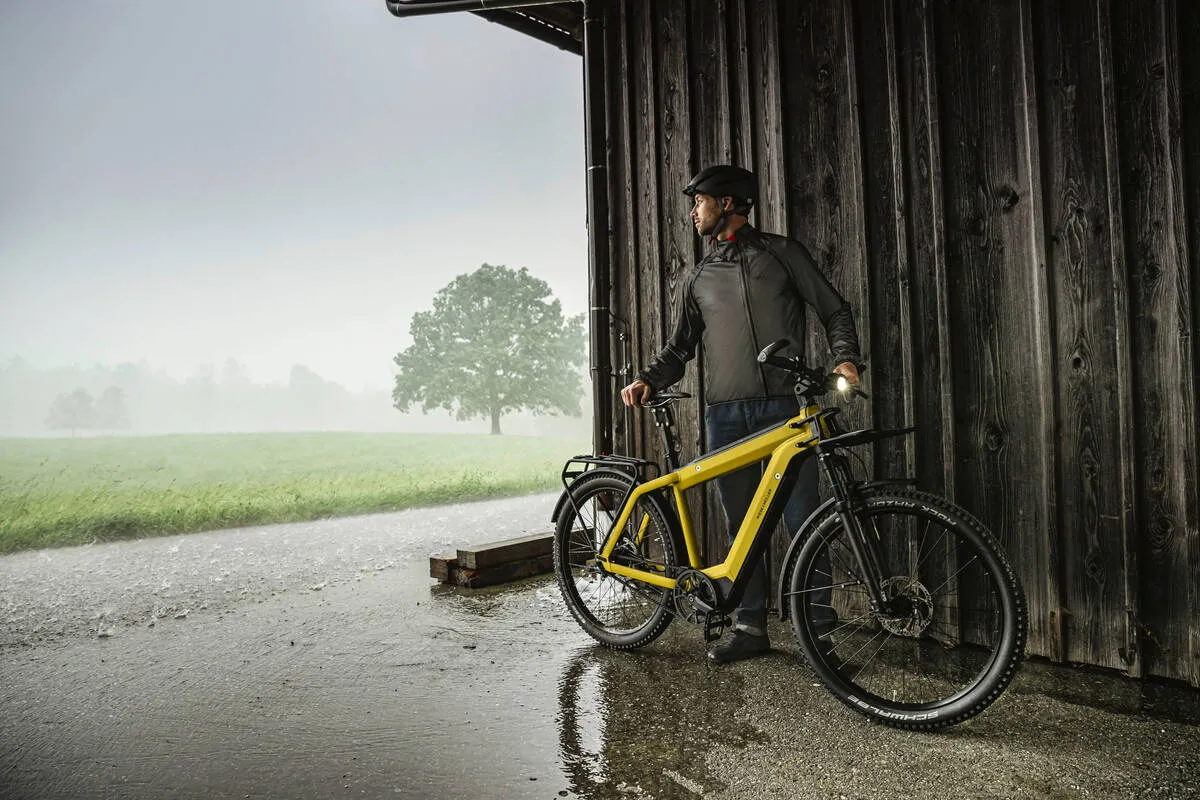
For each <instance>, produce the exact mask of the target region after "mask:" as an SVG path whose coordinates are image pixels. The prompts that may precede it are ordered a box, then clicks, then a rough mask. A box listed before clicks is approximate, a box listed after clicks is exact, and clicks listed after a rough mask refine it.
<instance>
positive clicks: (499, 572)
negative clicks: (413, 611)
mask: <svg viewBox="0 0 1200 800" xmlns="http://www.w3.org/2000/svg"><path fill="white" fill-rule="evenodd" d="M553 570H554V557H553V556H535V557H533V558H522V559H518V560H516V561H505V562H503V563H501V564H495V565H493V566H490V567H483V568H481V569H471V568H469V567H463V566H457V567H454V568H453V569H451V570H450V577H449V578H448V579H447V580H446V581H445V582H446V583H450V584H453V585H455V586H462V587H464V588H467V589H482V588H483V587H485V586H499V585H500V584H502V583H510V582H512V581H516V580H520V579H522V578H531V577H533V576H534V575H542V574H545V573H547V572H552V571H553Z"/></svg>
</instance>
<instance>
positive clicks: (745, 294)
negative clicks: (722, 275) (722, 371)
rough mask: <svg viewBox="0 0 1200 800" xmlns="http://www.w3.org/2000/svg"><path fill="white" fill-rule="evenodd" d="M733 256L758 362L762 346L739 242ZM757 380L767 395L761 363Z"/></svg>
mask: <svg viewBox="0 0 1200 800" xmlns="http://www.w3.org/2000/svg"><path fill="white" fill-rule="evenodd" d="M734 248H735V249H734V257H735V258H736V259H737V264H738V277H739V278H740V280H741V282H742V304H743V305H744V306H745V308H746V324H747V325H748V326H749V327H750V343H751V344H752V345H753V346H754V355H755V356H756V358H755V363H756V364H757V363H758V359H757V356H758V352H759V350H761V349H762V348H760V347H759V346H758V333H757V332H756V331H755V330H754V314H752V313H751V312H750V290H749V289H748V288H746V283H747V280H746V259H745V258H743V255H744V252H745V251H743V250H742V247H741V245H740V244H734ZM758 380H759V382H760V383H762V396H763V397H769V396H770V394H769V393H768V392H767V375H766V372H765V371H764V368H763V366H762V365H761V364H758Z"/></svg>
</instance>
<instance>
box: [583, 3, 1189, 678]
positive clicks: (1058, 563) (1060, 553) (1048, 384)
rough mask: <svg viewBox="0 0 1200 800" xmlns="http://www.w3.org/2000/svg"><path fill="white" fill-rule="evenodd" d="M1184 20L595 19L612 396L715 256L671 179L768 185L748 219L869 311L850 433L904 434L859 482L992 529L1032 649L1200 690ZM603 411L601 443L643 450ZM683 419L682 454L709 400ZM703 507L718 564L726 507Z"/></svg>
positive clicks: (858, 6) (675, 11) (808, 14)
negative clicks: (883, 484)
mask: <svg viewBox="0 0 1200 800" xmlns="http://www.w3.org/2000/svg"><path fill="white" fill-rule="evenodd" d="M1198 6H1200V4H1196V3H1192V2H1190V1H1189V0H1079V1H1078V2H1065V1H1060V2H1042V1H1041V0H989V1H988V2H973V3H963V2H961V1H959V0H842V1H841V2H830V1H829V0H649V1H647V0H610V2H609V5H608V7H607V9H606V10H605V71H606V85H607V111H608V119H607V126H606V132H607V137H608V142H609V150H608V152H609V164H608V172H609V190H610V200H611V208H610V234H611V236H612V258H613V264H612V274H613V290H612V307H613V309H614V310H615V313H616V315H617V316H618V317H619V318H620V320H621V322H620V323H618V324H617V325H616V326H615V327H614V329H613V331H614V336H613V342H612V345H613V363H614V365H615V366H616V368H617V370H618V374H617V376H616V380H614V392H615V391H617V390H619V388H620V386H622V385H624V383H626V382H628V378H629V374H630V370H633V369H636V368H638V367H639V366H640V365H642V364H643V363H645V361H646V360H647V359H648V358H649V357H650V356H651V355H652V354H653V353H654V352H655V351H657V350H658V349H659V348H660V347H661V346H662V344H663V341H664V338H665V336H666V334H667V332H668V330H669V328H670V326H671V324H672V321H673V319H674V316H675V314H676V310H677V308H678V305H679V297H678V289H679V286H680V285H681V282H682V281H683V279H684V277H685V276H686V274H687V271H688V269H689V268H690V266H691V264H692V263H694V261H695V260H696V259H697V258H698V257H699V255H700V254H701V252H702V247H703V243H702V242H700V241H699V240H698V239H697V237H695V236H694V234H693V232H692V229H691V226H690V224H689V222H688V219H687V212H688V209H689V203H688V202H687V198H686V197H684V196H683V195H682V194H681V192H680V190H681V188H682V187H683V186H684V185H685V183H686V182H687V179H688V178H689V177H690V176H691V175H692V174H694V173H695V172H696V171H697V170H698V169H699V168H700V167H702V166H704V165H707V164H709V163H712V162H722V161H725V162H732V163H735V164H740V165H743V166H746V167H748V168H750V169H753V170H755V171H756V172H757V173H758V174H759V176H760V181H761V184H762V189H761V192H762V198H761V200H760V207H759V209H758V210H757V211H756V212H755V218H754V219H753V221H754V222H755V224H757V225H758V226H759V227H761V228H762V229H764V230H767V231H774V232H781V233H787V234H789V235H792V236H795V237H797V238H799V239H801V240H803V241H804V242H805V243H807V244H808V246H809V248H810V249H811V250H812V251H813V253H814V255H815V256H816V258H817V260H818V262H819V264H820V266H821V269H822V270H824V271H825V273H826V274H827V275H828V276H829V277H830V279H831V280H832V281H833V282H834V284H835V285H836V286H838V287H839V289H840V290H841V292H842V293H843V294H844V295H845V296H846V297H847V299H848V300H849V301H850V302H851V303H852V304H853V306H854V307H855V309H856V313H857V317H858V321H859V328H860V332H861V334H862V338H863V341H864V345H865V346H866V348H867V350H866V353H867V357H868V361H869V369H868V371H867V373H866V376H865V388H866V390H867V391H868V392H869V393H870V394H871V400H870V401H868V402H862V403H860V405H859V406H858V407H857V408H856V409H855V410H854V412H853V417H854V420H855V421H856V422H858V423H860V424H874V425H877V426H881V427H894V426H899V425H906V424H916V425H918V426H920V433H919V435H918V436H917V437H912V438H910V439H908V440H895V441H888V442H883V443H880V444H879V445H878V447H877V449H876V451H875V452H874V453H872V454H871V457H870V459H869V465H870V466H871V468H873V470H874V471H875V472H876V473H877V474H879V475H900V474H915V475H916V476H918V478H919V481H920V483H921V484H922V485H924V486H927V487H929V488H932V489H935V490H938V491H945V492H947V493H949V494H950V495H952V496H953V497H954V498H955V499H956V500H957V501H958V502H959V503H961V504H962V505H964V506H965V507H966V508H967V509H969V510H970V511H971V512H972V513H974V514H976V515H977V516H979V517H980V518H981V519H983V521H984V522H985V523H986V524H987V525H988V526H989V527H990V528H991V529H992V530H993V531H994V532H995V533H996V534H997V536H998V537H999V538H1000V540H1001V541H1002V543H1003V544H1004V546H1005V547H1006V549H1007V550H1008V552H1009V553H1010V554H1011V556H1012V557H1013V559H1014V561H1015V562H1016V564H1017V567H1018V571H1019V573H1020V576H1021V578H1022V580H1023V582H1024V585H1025V589H1026V593H1027V595H1028V597H1029V600H1030V603H1031V607H1032V612H1033V613H1032V620H1031V631H1030V633H1031V637H1030V646H1029V650H1030V652H1031V653H1033V654H1036V655H1042V656H1047V657H1049V658H1052V659H1055V660H1069V661H1074V662H1082V663H1088V664H1094V665H1099V666H1104V667H1111V668H1116V669H1121V670H1125V671H1128V672H1129V673H1131V674H1134V675H1141V674H1150V675H1158V676H1166V677H1171V678H1178V679H1184V680H1187V681H1190V682H1191V683H1192V684H1193V685H1197V686H1200V530H1198V517H1200V508H1198V502H1200V501H1198V497H1197V495H1198V489H1197V464H1196V452H1197V449H1198V446H1200V442H1198V440H1197V427H1198V419H1197V404H1196V392H1197V363H1198V362H1197V353H1196V343H1195V342H1196V339H1195V334H1196V329H1197V322H1196V308H1197V305H1198V304H1200V93H1198V92H1200V88H1198V87H1200V52H1198V51H1200V48H1197V47H1196V46H1195V43H1196V42H1200V8H1198ZM809 352H810V354H812V355H813V356H820V355H821V354H822V353H823V352H825V351H824V339H823V333H822V332H821V331H820V328H819V327H814V328H813V330H812V332H811V336H810V344H809ZM622 367H626V368H627V369H626V371H625V372H623V373H622V372H621V368H622ZM703 382H704V374H703V368H702V364H700V363H694V364H693V365H692V366H691V367H690V368H689V370H688V375H687V377H686V378H685V379H684V381H683V382H682V385H681V388H682V389H683V390H684V391H688V392H691V393H692V394H694V395H696V396H700V395H701V394H702V387H703ZM616 407H617V409H618V410H617V413H616V418H615V420H614V428H615V429H614V434H615V435H614V441H615V442H616V444H617V447H618V449H629V450H632V451H634V452H636V453H639V454H645V453H650V454H652V455H656V456H658V455H661V454H660V452H659V451H660V447H659V445H658V442H657V438H656V432H655V429H654V427H653V425H650V424H647V421H646V420H643V419H642V418H641V415H640V414H639V413H629V412H625V411H623V410H622V407H621V406H620V405H619V401H618V404H617V406H616ZM680 416H681V430H682V432H683V435H684V439H685V441H684V449H685V457H687V458H691V457H695V456H696V455H697V454H698V453H699V452H701V447H700V445H701V442H702V440H703V435H704V421H703V414H702V409H701V407H700V404H699V402H694V403H693V404H692V405H690V406H686V407H684V408H683V409H682V413H681V415H680ZM692 507H693V509H696V510H698V511H699V513H700V514H701V515H702V516H703V518H704V521H705V525H706V530H707V542H706V549H707V551H708V552H709V553H710V554H712V556H713V557H714V558H715V557H719V556H720V555H721V554H722V553H723V552H724V539H725V531H724V520H723V518H722V514H721V512H720V508H719V505H718V504H717V503H716V499H715V497H714V496H711V495H710V496H708V497H707V498H704V497H698V498H697V499H695V500H693V502H692ZM783 545H784V543H783V541H782V537H781V538H780V541H778V542H777V545H776V549H775V555H776V557H778V555H779V553H780V551H781V549H782V547H783Z"/></svg>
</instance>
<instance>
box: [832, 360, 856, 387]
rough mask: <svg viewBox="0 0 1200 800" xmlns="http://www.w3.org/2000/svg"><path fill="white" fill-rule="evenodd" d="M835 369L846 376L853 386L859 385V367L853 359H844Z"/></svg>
mask: <svg viewBox="0 0 1200 800" xmlns="http://www.w3.org/2000/svg"><path fill="white" fill-rule="evenodd" d="M833 371H834V372H835V373H837V374H838V375H841V376H842V377H843V378H845V379H846V380H847V381H848V382H849V383H850V385H851V386H857V385H858V367H856V366H855V365H854V362H853V361H843V362H842V363H840V364H838V365H837V366H836V367H834V368H833Z"/></svg>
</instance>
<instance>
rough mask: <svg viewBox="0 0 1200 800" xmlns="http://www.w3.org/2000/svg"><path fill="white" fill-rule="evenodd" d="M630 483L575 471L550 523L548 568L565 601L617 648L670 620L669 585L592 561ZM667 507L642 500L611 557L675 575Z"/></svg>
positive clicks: (638, 641) (651, 634) (645, 638)
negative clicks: (627, 575) (554, 522)
mask: <svg viewBox="0 0 1200 800" xmlns="http://www.w3.org/2000/svg"><path fill="white" fill-rule="evenodd" d="M630 485H631V481H630V480H629V479H628V478H626V477H624V476H622V475H618V474H614V473H606V472H596V473H593V474H587V475H584V476H582V477H580V478H579V479H578V480H577V481H575V482H574V483H573V484H571V488H570V490H569V491H570V502H567V503H566V504H565V505H564V506H563V508H562V511H561V512H560V513H559V516H558V524H557V526H556V527H555V530H554V572H555V575H556V576H557V577H558V585H559V588H560V589H561V590H562V596H563V600H564V601H566V604H567V608H569V609H570V611H571V615H572V616H574V617H575V620H576V621H577V622H578V623H579V625H580V626H581V627H582V628H583V629H584V630H585V631H587V632H588V634H589V635H591V636H592V638H594V639H595V640H596V641H598V642H600V643H601V644H604V645H607V646H609V647H613V648H616V649H619V650H628V649H632V648H635V647H641V646H643V645H646V644H649V643H650V642H652V641H654V640H655V639H657V638H658V637H659V636H660V635H661V634H662V632H663V631H664V630H666V629H667V625H669V624H670V623H671V614H670V611H669V601H670V594H671V593H670V591H669V590H666V589H661V588H659V587H656V586H652V585H650V584H646V583H642V582H640V581H634V580H631V579H629V578H623V577H619V576H617V575H613V574H611V573H609V572H607V571H605V569H604V567H603V566H602V565H600V564H599V563H597V556H598V554H599V552H600V550H601V548H602V547H603V546H604V544H605V543H606V542H607V541H608V537H609V534H610V532H611V531H612V528H613V525H614V524H615V523H616V520H617V516H618V515H619V512H620V508H619V506H620V503H621V502H622V501H623V500H624V499H625V496H626V494H627V493H628V491H629V488H630ZM668 514H669V512H668V511H667V510H665V509H664V508H663V507H662V506H661V505H660V504H659V503H658V502H657V501H655V500H654V499H653V498H642V499H640V500H639V501H638V502H637V504H636V505H635V506H634V508H633V511H632V512H631V513H630V515H629V521H628V522H627V523H626V525H625V530H623V531H622V533H621V538H620V540H619V541H618V543H617V546H616V548H615V549H614V550H613V553H612V560H613V561H617V562H619V563H622V564H624V565H626V566H629V567H634V568H637V569H644V570H648V571H651V572H657V573H659V574H662V575H664V576H666V575H671V574H673V573H674V570H675V568H676V567H678V566H679V563H680V552H681V548H680V546H679V539H678V535H677V534H676V533H675V529H674V528H673V527H672V526H671V524H670V521H669V518H668Z"/></svg>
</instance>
